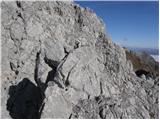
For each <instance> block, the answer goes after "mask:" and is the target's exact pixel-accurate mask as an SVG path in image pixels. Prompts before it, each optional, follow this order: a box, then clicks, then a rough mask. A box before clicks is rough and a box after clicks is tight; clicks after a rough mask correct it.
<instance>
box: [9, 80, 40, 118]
mask: <svg viewBox="0 0 160 120" xmlns="http://www.w3.org/2000/svg"><path fill="white" fill-rule="evenodd" d="M9 96H10V97H9V99H8V100H7V110H8V111H9V114H10V115H11V117H12V118H14V119H17V118H22V119H29V118H40V111H39V110H40V107H41V105H42V101H43V97H42V95H41V91H40V89H39V88H38V87H36V86H35V85H34V84H33V83H32V82H31V81H30V80H28V79H27V78H24V79H23V80H22V81H21V82H20V83H19V84H18V85H15V86H10V89H9Z"/></svg>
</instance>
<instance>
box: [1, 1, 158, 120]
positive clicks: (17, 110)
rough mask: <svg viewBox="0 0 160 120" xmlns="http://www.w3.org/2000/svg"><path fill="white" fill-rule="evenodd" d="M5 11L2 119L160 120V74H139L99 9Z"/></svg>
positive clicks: (21, 6)
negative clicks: (107, 30)
mask: <svg viewBox="0 0 160 120" xmlns="http://www.w3.org/2000/svg"><path fill="white" fill-rule="evenodd" d="M1 8H2V23H1V24H2V28H1V32H2V33H1V34H2V76H1V83H2V88H1V91H2V92H1V93H2V95H1V97H2V98H1V100H2V104H1V108H2V112H1V113H2V118H122V119H123V118H158V117H159V116H158V111H159V108H158V104H159V99H158V93H159V88H158V86H159V81H158V76H156V77H155V78H152V77H151V78H149V79H143V78H139V77H137V75H136V74H135V71H134V69H133V67H132V63H131V62H130V61H128V60H127V59H126V53H125V50H124V49H123V48H121V47H120V46H118V45H116V44H114V43H113V42H112V41H111V40H110V39H109V38H108V36H106V35H105V28H104V25H103V22H102V20H101V19H100V18H98V17H97V16H96V14H95V13H93V11H92V10H90V9H88V8H82V7H80V6H78V5H76V4H75V3H74V2H69V1H68V2H67V1H66V2H62V1H48V2H25V1H23V2H2V3H1ZM142 70H143V69H142Z"/></svg>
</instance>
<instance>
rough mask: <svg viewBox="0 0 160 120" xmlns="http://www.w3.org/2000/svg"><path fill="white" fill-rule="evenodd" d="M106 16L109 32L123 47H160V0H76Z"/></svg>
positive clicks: (99, 14)
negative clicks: (159, 41) (159, 1)
mask: <svg viewBox="0 0 160 120" xmlns="http://www.w3.org/2000/svg"><path fill="white" fill-rule="evenodd" d="M76 3H78V4H80V5H81V6H83V7H89V8H91V9H92V10H93V11H94V12H96V14H97V15H98V16H99V17H101V18H102V19H103V21H104V22H105V24H106V31H107V34H108V35H109V36H110V37H111V38H112V40H113V41H114V42H116V43H118V44H121V45H123V46H131V47H145V48H158V39H159V38H158V33H159V32H158V2H156V1H148V2H147V1H146V2H138V1H137V2H136V1H132V2H126V1H124V2H120V1H119V2H109V1H92V2H89V1H76Z"/></svg>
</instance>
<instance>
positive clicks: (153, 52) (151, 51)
mask: <svg viewBox="0 0 160 120" xmlns="http://www.w3.org/2000/svg"><path fill="white" fill-rule="evenodd" d="M125 48H127V49H129V50H131V51H134V52H146V53H148V54H149V55H159V49H158V48H138V47H125Z"/></svg>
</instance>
